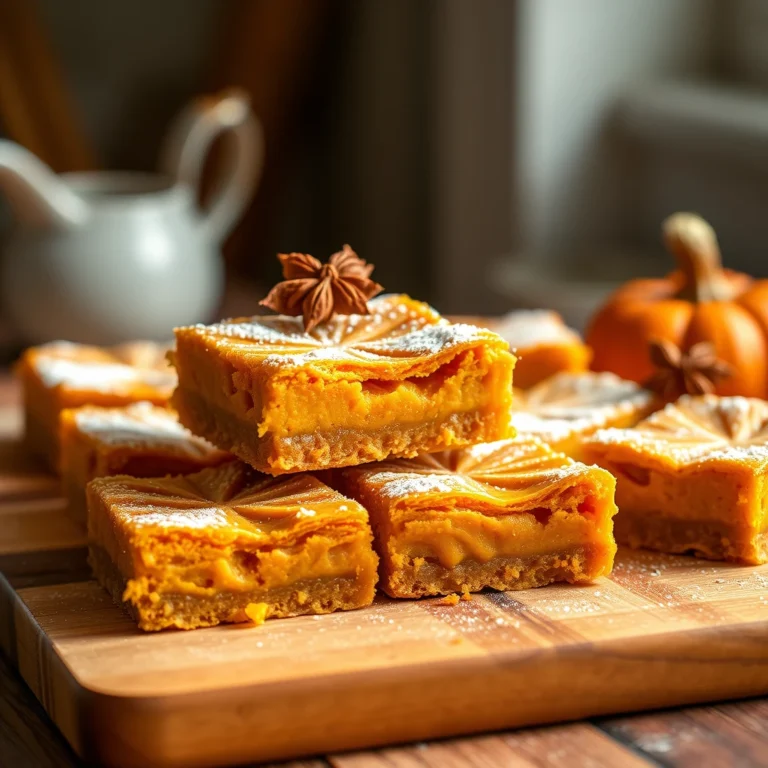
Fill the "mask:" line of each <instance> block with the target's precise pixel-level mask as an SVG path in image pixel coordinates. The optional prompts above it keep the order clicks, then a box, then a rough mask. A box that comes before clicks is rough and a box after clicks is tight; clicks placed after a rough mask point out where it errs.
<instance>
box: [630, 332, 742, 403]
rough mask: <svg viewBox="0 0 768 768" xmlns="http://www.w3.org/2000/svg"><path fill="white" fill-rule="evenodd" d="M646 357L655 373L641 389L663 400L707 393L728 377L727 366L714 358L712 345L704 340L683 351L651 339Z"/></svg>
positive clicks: (729, 369)
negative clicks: (651, 392)
mask: <svg viewBox="0 0 768 768" xmlns="http://www.w3.org/2000/svg"><path fill="white" fill-rule="evenodd" d="M649 354H650V358H651V362H652V363H653V365H654V367H655V368H656V372H655V373H654V374H653V375H652V376H651V377H650V378H649V379H648V380H647V381H646V382H644V384H643V386H645V387H646V388H647V389H650V390H652V391H653V392H656V393H657V394H659V395H661V396H662V397H663V398H664V399H665V400H675V399H677V398H678V397H679V396H680V395H683V394H689V395H706V394H711V393H712V392H714V391H715V385H716V384H717V383H718V382H719V381H721V380H722V379H725V378H727V377H728V376H730V375H731V366H730V365H728V363H725V362H723V361H722V360H719V359H718V358H717V356H716V355H715V347H714V345H713V344H712V343H710V342H708V341H700V342H699V343H698V344H694V345H693V346H692V347H691V348H690V349H689V350H688V351H687V352H683V350H682V349H680V347H678V346H676V345H675V344H673V343H672V342H671V341H665V340H663V339H655V340H653V341H651V344H650V350H649Z"/></svg>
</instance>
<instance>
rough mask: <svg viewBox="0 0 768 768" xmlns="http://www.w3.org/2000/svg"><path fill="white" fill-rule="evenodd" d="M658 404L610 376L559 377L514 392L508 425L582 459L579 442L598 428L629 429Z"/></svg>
mask: <svg viewBox="0 0 768 768" xmlns="http://www.w3.org/2000/svg"><path fill="white" fill-rule="evenodd" d="M654 407H658V406H656V398H655V397H654V395H653V393H651V392H649V391H648V390H645V389H643V388H642V387H640V386H638V385H637V384H635V382H633V381H627V380H626V379H620V378H619V377H618V376H614V375H613V374H612V373H589V372H585V373H558V374H555V375H554V376H551V377H550V378H548V379H546V380H545V381H542V382H541V383H540V384H537V385H536V386H534V387H531V389H529V390H526V391H525V392H521V391H516V392H515V396H514V399H513V403H512V409H513V413H512V426H513V427H514V428H515V430H516V431H517V434H518V435H531V436H534V437H538V438H541V440H543V441H544V442H545V443H547V445H549V446H550V447H551V448H553V449H554V450H556V451H562V452H563V453H565V454H567V455H568V456H570V457H571V458H572V459H577V460H579V459H581V458H582V457H581V444H582V442H583V440H584V438H585V437H586V436H587V435H591V434H592V433H593V432H596V431H597V430H598V429H600V428H601V427H631V426H634V425H635V424H637V422H638V421H640V419H642V418H644V417H645V416H647V415H648V414H649V413H650V412H651V411H652V410H653V408H654Z"/></svg>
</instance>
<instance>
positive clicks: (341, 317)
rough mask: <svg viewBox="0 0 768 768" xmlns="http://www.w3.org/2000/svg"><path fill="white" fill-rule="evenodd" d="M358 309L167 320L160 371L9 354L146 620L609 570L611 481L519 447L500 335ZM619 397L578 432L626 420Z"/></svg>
mask: <svg viewBox="0 0 768 768" xmlns="http://www.w3.org/2000/svg"><path fill="white" fill-rule="evenodd" d="M366 310H367V312H368V314H363V313H350V314H341V313H337V314H335V315H333V316H331V317H329V318H327V319H325V320H324V321H323V322H320V323H317V324H315V325H314V326H313V327H311V328H310V329H309V330H307V329H306V327H305V326H306V318H305V319H304V322H302V318H300V317H295V316H286V315H277V316H257V317H252V318H248V319H239V320H230V321H224V322H220V323H217V324H215V325H208V326H204V325H197V326H193V327H187V328H179V329H176V331H175V334H176V342H175V346H174V348H173V349H172V351H171V352H170V353H169V358H170V360H171V362H172V364H173V368H165V367H163V364H162V363H160V362H158V360H157V359H156V355H155V356H153V355H149V354H146V355H145V357H144V358H143V359H141V360H131V359H128V358H126V357H125V356H121V354H122V352H121V351H120V350H109V351H104V350H92V349H89V348H82V347H79V348H78V347H76V346H74V345H66V346H62V345H53V346H51V345H48V346H47V347H42V348H37V349H35V350H30V351H29V352H28V353H27V354H26V356H25V358H24V359H23V361H22V363H21V364H20V371H21V375H22V379H23V381H24V385H25V394H26V407H27V416H28V426H29V437H30V440H31V442H32V445H33V447H34V448H36V449H37V450H38V452H41V453H43V454H44V455H45V456H47V457H48V458H49V460H52V461H53V460H55V461H57V467H59V468H60V469H61V471H62V473H63V477H64V485H65V487H66V489H67V493H68V496H69V498H70V502H71V508H72V514H74V515H75V516H78V517H80V518H83V517H84V516H85V514H86V508H87V525H88V535H89V547H90V559H91V564H92V566H93V570H94V572H95V574H96V576H97V578H98V579H99V581H100V582H101V583H102V584H103V585H104V586H105V587H106V588H107V589H108V590H109V591H110V592H111V594H112V595H113V597H114V598H115V600H116V601H117V602H121V603H124V604H125V605H126V606H127V608H128V609H129V610H130V611H131V613H132V614H133V615H134V617H135V618H136V620H137V621H138V624H139V626H140V627H141V628H142V629H145V630H157V629H163V628H166V627H178V628H185V629H190V628H195V627H203V626H212V625H215V624H218V623H220V622H238V621H252V622H256V623H260V622H262V621H263V620H264V619H266V618H270V617H281V616H293V615H298V614H306V613H324V612H329V611H334V610H346V609H353V608H359V607H362V606H365V605H368V604H370V603H371V602H372V601H373V599H374V596H375V592H376V586H377V584H378V585H379V586H380V588H381V589H382V590H383V591H384V592H386V593H387V594H388V595H390V596H392V597H397V598H416V597H422V596H426V595H445V594H452V593H469V592H474V591H478V590H482V589H484V588H493V589H498V590H510V589H522V588H528V587H536V586H542V585H545V584H549V583H552V582H555V581H565V582H572V583H579V582H589V581H592V580H594V579H596V578H598V577H599V576H601V575H604V574H606V573H608V572H609V571H610V569H611V567H612V563H613V557H614V553H615V549H616V547H615V543H614V539H613V522H612V518H613V515H614V514H615V512H616V506H615V504H614V486H615V480H614V477H613V475H611V474H610V473H609V472H608V471H606V470H604V469H601V468H598V467H594V466H592V467H590V466H586V465H584V464H580V463H578V462H576V461H574V460H573V459H571V458H568V457H567V456H566V455H564V454H563V453H558V452H555V451H554V450H553V449H552V448H550V447H549V446H547V445H546V444H545V443H544V442H543V441H542V440H540V439H539V438H538V437H537V436H536V430H531V431H530V433H527V434H521V435H520V436H518V437H515V429H514V426H513V416H512V414H513V411H512V397H513V386H512V375H513V368H514V365H515V357H514V355H513V354H512V353H511V352H510V349H509V344H508V343H507V342H505V341H504V340H503V339H502V338H501V337H500V336H499V335H497V334H496V333H494V332H492V331H490V330H488V329H485V328H482V327H479V326H476V325H470V324H464V323H449V322H448V321H446V320H445V319H443V318H442V317H441V316H440V315H438V314H437V313H436V312H435V311H434V310H433V309H431V308H430V307H429V306H427V305H425V304H423V303H421V302H417V301H414V300H412V299H409V298H408V297H406V296H393V295H389V296H383V297H379V298H376V299H372V300H371V301H369V302H368V304H367V307H366ZM145 349H146V348H145ZM62 350H63V351H64V352H65V353H66V354H65V355H64V356H63V357H60V355H61V353H62ZM155 351H156V352H157V350H155ZM64 363H65V364H64ZM174 374H175V376H174ZM568 375H576V374H568ZM579 375H587V376H589V375H590V374H579ZM175 377H177V378H178V381H177V383H176V388H175V390H174V391H173V394H172V396H171V397H170V402H169V403H167V402H166V400H167V398H168V396H169V393H170V392H169V390H170V386H169V381H170V382H171V386H173V383H172V382H173V380H174V379H175ZM601 381H603V382H604V381H607V379H605V377H603V378H602V379H601ZM609 383H610V386H608V385H606V386H607V390H606V391H610V394H609V395H606V399H607V400H608V401H611V397H613V400H614V401H615V400H616V393H615V391H614V389H615V387H613V385H614V384H615V382H612V381H611V382H609ZM562 387H563V385H562V383H561V384H558V385H557V386H556V387H555V389H556V391H557V392H559V393H561V394H562ZM582 389H583V387H582ZM623 394H627V393H623ZM558 396H560V395H558ZM628 396H629V399H630V400H631V405H629V406H626V407H625V406H623V405H622V407H621V408H618V410H616V409H614V411H615V412H616V413H617V414H618V415H616V417H615V418H614V416H613V415H611V414H614V411H610V413H608V411H606V413H604V414H603V415H602V416H600V417H599V418H598V417H596V423H594V428H592V422H590V425H589V430H591V431H594V430H595V429H597V428H598V427H601V426H613V425H617V424H619V425H623V424H626V423H627V409H630V410H631V412H632V414H633V415H635V414H636V416H637V419H639V418H640V416H641V415H642V414H641V411H643V409H645V408H646V407H647V405H648V403H647V400H646V399H644V396H643V397H640V396H639V393H638V392H637V391H635V390H633V391H631V392H630V393H628ZM527 397H529V398H535V397H536V395H535V392H532V391H530V390H529V393H528V395H527ZM545 399H546V397H544V395H542V396H540V397H539V400H545ZM555 399H557V397H555ZM145 400H150V401H151V402H149V403H148V402H138V401H145ZM569 402H570V403H571V405H573V398H572V397H571V400H570V401H569ZM611 402H613V401H611ZM152 403H154V404H152ZM614 405H615V403H614ZM609 410H610V409H609ZM562 414H563V412H562V411H561V412H559V414H558V415H557V416H555V417H554V418H556V419H557V418H559V419H560V420H562V418H563V415H562ZM582 415H583V409H582ZM541 418H542V419H545V415H542V416H541ZM579 430H581V431H582V432H583V433H584V434H587V432H588V431H589V430H588V429H587V428H586V427H585V426H584V424H582V423H579V424H578V425H577V430H576V431H579ZM521 432H522V429H521ZM86 485H87V491H86V490H85V489H86ZM86 493H87V505H86V503H85V494H86Z"/></svg>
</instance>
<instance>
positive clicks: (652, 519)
mask: <svg viewBox="0 0 768 768" xmlns="http://www.w3.org/2000/svg"><path fill="white" fill-rule="evenodd" d="M615 535H616V540H617V541H618V542H619V543H620V544H626V545H628V546H630V547H632V548H633V549H653V550H656V551H658V552H668V553H671V554H692V555H694V556H696V557H701V558H705V559H707V560H728V561H731V562H737V563H746V564H749V565H761V564H763V563H766V562H768V532H766V531H763V532H759V531H756V530H754V529H751V528H745V527H743V526H736V525H728V524H726V523H719V522H716V521H713V520H701V521H697V520H689V519H680V518H674V517H669V516H666V515H664V516H661V515H660V514H659V513H656V512H651V511H642V512H640V511H635V510H627V509H622V510H621V514H619V515H617V517H616V519H615Z"/></svg>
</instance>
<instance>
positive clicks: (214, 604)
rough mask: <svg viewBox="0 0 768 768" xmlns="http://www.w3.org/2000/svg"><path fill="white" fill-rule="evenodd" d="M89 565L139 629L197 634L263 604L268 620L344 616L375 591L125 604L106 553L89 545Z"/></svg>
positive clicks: (321, 586) (352, 588) (356, 587)
mask: <svg viewBox="0 0 768 768" xmlns="http://www.w3.org/2000/svg"><path fill="white" fill-rule="evenodd" d="M88 561H89V563H90V565H91V568H92V570H93V572H94V575H95V576H96V579H97V580H98V581H99V583H100V584H101V585H102V586H103V587H104V588H105V589H106V590H107V592H109V593H110V595H111V596H112V599H113V600H114V601H115V603H117V604H118V605H122V606H123V607H124V608H125V609H126V610H127V611H128V613H129V614H130V615H131V616H132V617H133V619H134V620H135V621H136V622H137V623H138V625H139V628H140V629H143V630H145V631H156V630H161V629H169V628H176V629H196V628H200V627H213V626H216V625H217V624H223V623H242V622H246V621H249V620H250V619H249V618H248V616H247V614H246V608H247V607H248V606H249V605H252V604H265V605H266V606H267V609H266V617H267V618H286V617H289V616H300V615H307V614H320V613H332V612H333V611H348V610H353V609H355V608H362V607H364V606H366V605H370V603H371V602H372V600H373V594H374V593H373V590H371V589H369V588H368V587H367V586H366V585H362V584H361V583H360V582H359V581H358V580H357V579H356V578H355V577H354V576H349V577H335V578H322V579H307V580H304V581H301V582H297V583H294V584H290V585H286V586H283V587H279V588H273V589H269V590H263V589H262V590H251V591H249V592H221V593H219V594H217V595H215V596H213V597H209V596H205V597H198V596H190V595H182V594H158V593H149V594H146V595H142V596H141V597H140V598H139V599H137V600H135V601H125V600H123V595H124V594H125V591H126V587H127V586H128V580H127V579H125V578H124V577H123V576H122V574H121V573H120V572H119V570H118V568H117V567H116V565H115V564H114V563H113V562H112V561H111V559H110V558H109V555H108V554H107V552H106V550H104V549H103V548H102V547H100V546H98V545H96V544H91V545H90V547H89V556H88Z"/></svg>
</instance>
